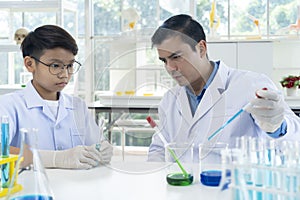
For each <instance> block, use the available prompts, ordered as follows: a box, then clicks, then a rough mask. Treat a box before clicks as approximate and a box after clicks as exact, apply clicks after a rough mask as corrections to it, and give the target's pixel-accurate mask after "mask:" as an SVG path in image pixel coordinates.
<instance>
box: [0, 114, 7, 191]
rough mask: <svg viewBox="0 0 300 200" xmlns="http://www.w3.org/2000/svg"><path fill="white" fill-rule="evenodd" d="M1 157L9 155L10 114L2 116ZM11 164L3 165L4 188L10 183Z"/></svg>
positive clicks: (2, 180)
mask: <svg viewBox="0 0 300 200" xmlns="http://www.w3.org/2000/svg"><path fill="white" fill-rule="evenodd" d="M1 157H2V158H8V157H9V119H8V116H2V117H1ZM8 182H9V164H8V163H6V164H3V165H1V184H2V187H3V188H7V187H8V185H9V183H8Z"/></svg>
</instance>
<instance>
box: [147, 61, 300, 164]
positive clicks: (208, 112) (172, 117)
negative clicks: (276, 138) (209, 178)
mask: <svg viewBox="0 0 300 200" xmlns="http://www.w3.org/2000/svg"><path fill="white" fill-rule="evenodd" d="M264 87H267V88H272V89H276V90H277V88H276V86H275V85H274V83H273V82H272V81H271V80H270V79H269V78H268V77H267V76H265V75H263V74H258V73H254V72H250V71H242V70H237V69H233V68H229V67H227V66H226V65H225V64H224V63H222V62H221V63H220V65H219V69H218V72H217V74H216V76H215V78H214V80H213V81H212V82H211V84H210V85H209V87H208V88H207V90H206V92H205V94H204V96H203V98H202V100H201V102H200V104H199V105H198V107H197V110H196V112H195V115H194V117H193V116H192V113H191V109H190V105H189V100H188V97H187V94H186V90H185V88H184V87H180V86H178V85H177V86H175V87H174V88H172V89H171V90H169V91H168V92H167V93H166V94H165V95H164V97H163V98H162V100H161V102H160V104H159V108H158V111H159V120H160V123H159V129H160V130H161V133H162V134H163V136H164V137H165V139H166V140H167V142H169V143H171V142H188V143H194V147H195V148H194V161H195V162H198V159H199V158H198V145H199V144H201V143H204V142H207V138H208V137H209V136H210V135H211V134H212V133H213V132H214V131H216V130H217V129H218V128H219V127H220V126H222V125H223V123H225V122H226V121H227V120H228V119H229V118H230V117H232V116H233V115H234V114H235V113H236V112H238V111H239V110H240V109H241V108H242V107H243V106H244V105H246V104H247V103H248V102H249V101H250V100H251V99H253V98H255V91H256V90H258V89H261V88H264ZM284 115H285V116H284V118H285V120H286V122H287V134H286V135H285V136H283V137H281V138H280V139H290V140H299V139H300V135H299V134H300V119H299V117H297V116H296V115H295V114H294V113H293V112H292V111H291V109H290V108H289V106H288V105H287V104H286V103H285V113H284ZM242 135H247V136H253V137H262V138H270V137H269V136H267V133H265V132H264V131H262V130H261V129H260V128H259V127H258V126H257V124H256V123H255V122H254V119H253V118H252V117H251V115H250V114H249V113H247V112H244V113H242V114H241V115H240V116H238V118H236V119H235V120H234V121H233V122H232V123H231V124H229V125H228V126H227V127H225V128H224V129H223V130H222V131H221V132H220V133H219V134H218V135H217V136H216V137H214V138H213V139H212V142H214V141H218V142H225V143H228V144H229V146H230V147H233V146H234V145H235V138H236V137H238V136H242ZM148 160H149V161H164V144H163V143H162V142H161V140H160V139H159V137H158V136H157V135H154V136H153V138H152V143H151V145H150V148H149V154H148Z"/></svg>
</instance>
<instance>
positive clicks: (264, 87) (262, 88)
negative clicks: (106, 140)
mask: <svg viewBox="0 0 300 200" xmlns="http://www.w3.org/2000/svg"><path fill="white" fill-rule="evenodd" d="M262 90H268V88H266V87H264V88H262ZM255 95H256V96H257V98H262V97H261V96H259V95H258V94H257V93H255Z"/></svg>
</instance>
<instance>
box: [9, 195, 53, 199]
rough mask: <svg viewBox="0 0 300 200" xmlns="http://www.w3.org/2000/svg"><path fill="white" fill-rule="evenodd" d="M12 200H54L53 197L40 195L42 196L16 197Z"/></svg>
mask: <svg viewBox="0 0 300 200" xmlns="http://www.w3.org/2000/svg"><path fill="white" fill-rule="evenodd" d="M11 200H53V197H52V196H46V195H40V194H36V195H35V194H32V195H25V196H19V197H14V198H12V199H11Z"/></svg>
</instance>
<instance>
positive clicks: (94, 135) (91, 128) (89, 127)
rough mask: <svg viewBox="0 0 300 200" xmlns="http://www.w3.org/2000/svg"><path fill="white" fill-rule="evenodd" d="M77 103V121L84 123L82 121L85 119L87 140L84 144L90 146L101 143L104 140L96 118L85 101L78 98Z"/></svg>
mask: <svg viewBox="0 0 300 200" xmlns="http://www.w3.org/2000/svg"><path fill="white" fill-rule="evenodd" d="M77 103H78V104H77V108H76V107H75V108H76V110H77V111H79V112H76V113H75V120H76V123H82V121H84V127H85V141H84V144H83V145H87V146H90V145H92V144H95V143H100V141H101V140H103V137H102V131H101V129H100V128H99V126H98V125H97V123H96V121H95V118H94V117H93V116H92V113H91V112H90V110H88V108H87V106H86V104H85V102H84V101H82V100H80V99H77ZM78 108H80V109H78Z"/></svg>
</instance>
